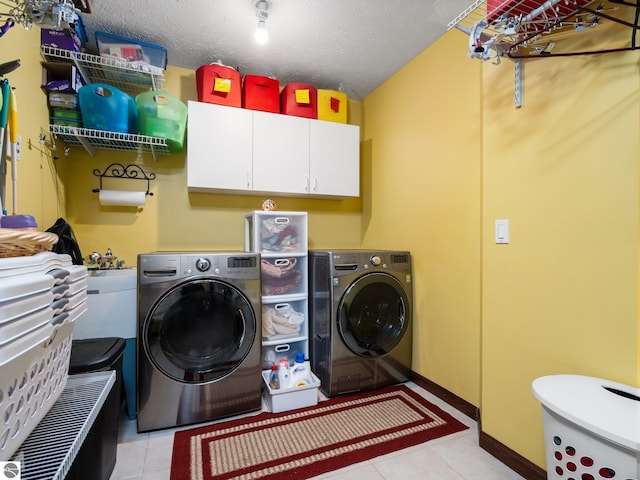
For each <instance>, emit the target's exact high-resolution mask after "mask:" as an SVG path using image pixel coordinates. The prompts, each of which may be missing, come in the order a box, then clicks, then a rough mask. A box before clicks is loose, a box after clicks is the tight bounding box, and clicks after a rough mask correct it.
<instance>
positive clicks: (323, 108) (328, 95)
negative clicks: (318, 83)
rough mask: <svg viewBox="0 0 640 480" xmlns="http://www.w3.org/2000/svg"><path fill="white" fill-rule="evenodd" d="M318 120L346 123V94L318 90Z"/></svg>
mask: <svg viewBox="0 0 640 480" xmlns="http://www.w3.org/2000/svg"><path fill="white" fill-rule="evenodd" d="M318 120H325V121H327V122H337V123H347V94H346V93H342V92H337V91H335V90H322V89H319V90H318Z"/></svg>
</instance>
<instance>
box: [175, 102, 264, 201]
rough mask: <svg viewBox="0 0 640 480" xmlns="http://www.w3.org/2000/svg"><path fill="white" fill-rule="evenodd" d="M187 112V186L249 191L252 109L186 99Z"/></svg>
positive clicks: (196, 188)
mask: <svg viewBox="0 0 640 480" xmlns="http://www.w3.org/2000/svg"><path fill="white" fill-rule="evenodd" d="M188 114H189V117H188V121H189V129H188V136H187V186H188V187H189V189H190V190H193V191H199V190H201V191H207V190H251V189H252V187H253V185H252V184H253V179H252V178H253V177H252V168H251V166H252V151H251V142H252V128H253V126H252V115H251V111H248V110H243V109H241V108H234V107H226V106H222V105H213V104H209V103H202V102H189V111H188Z"/></svg>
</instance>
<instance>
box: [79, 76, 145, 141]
mask: <svg viewBox="0 0 640 480" xmlns="http://www.w3.org/2000/svg"><path fill="white" fill-rule="evenodd" d="M78 103H79V104H80V112H81V113H82V124H83V125H84V127H85V128H93V129H95V130H107V131H109V132H118V133H138V107H137V105H136V102H135V100H134V99H133V98H132V97H131V96H130V95H127V94H126V93H125V92H123V91H122V90H120V89H118V88H116V87H113V86H111V85H106V84H103V83H92V84H90V85H85V86H84V87H82V88H80V90H78Z"/></svg>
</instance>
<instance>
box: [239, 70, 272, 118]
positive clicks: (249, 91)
mask: <svg viewBox="0 0 640 480" xmlns="http://www.w3.org/2000/svg"><path fill="white" fill-rule="evenodd" d="M242 107H243V108H248V109H250V110H260V111H262V112H271V113H280V82H278V80H276V79H275V78H269V77H262V76H260V75H245V76H244V81H243V84H242Z"/></svg>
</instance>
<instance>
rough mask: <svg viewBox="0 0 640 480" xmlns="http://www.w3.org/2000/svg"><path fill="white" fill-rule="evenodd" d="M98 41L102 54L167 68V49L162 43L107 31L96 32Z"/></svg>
mask: <svg viewBox="0 0 640 480" xmlns="http://www.w3.org/2000/svg"><path fill="white" fill-rule="evenodd" d="M96 43H97V44H98V50H99V52H100V55H102V56H105V57H116V58H122V59H124V60H127V61H129V62H143V63H147V64H149V65H151V66H153V67H158V68H161V69H163V70H165V69H166V68H167V49H166V48H165V47H162V46H160V45H154V44H152V43H146V42H141V41H139V40H135V39H133V38H128V37H122V36H120V35H113V34H111V33H106V32H96Z"/></svg>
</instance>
